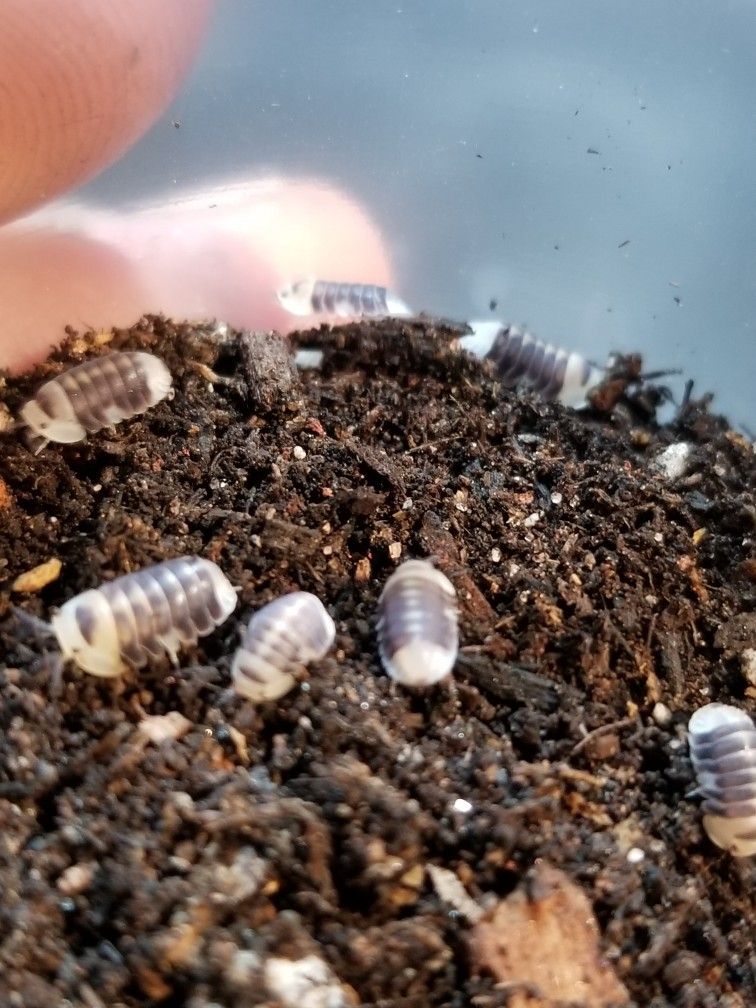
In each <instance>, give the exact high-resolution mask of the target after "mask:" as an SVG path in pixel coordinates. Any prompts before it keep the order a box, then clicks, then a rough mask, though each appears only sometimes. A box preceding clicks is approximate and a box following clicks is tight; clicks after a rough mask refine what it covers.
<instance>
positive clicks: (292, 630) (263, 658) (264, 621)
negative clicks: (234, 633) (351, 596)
mask: <svg viewBox="0 0 756 1008" xmlns="http://www.w3.org/2000/svg"><path fill="white" fill-rule="evenodd" d="M335 636H336V627H335V626H334V623H333V620H332V619H331V617H330V616H329V615H328V613H327V612H326V610H325V607H324V605H323V603H322V602H321V601H320V599H319V598H317V597H316V596H315V595H311V594H310V593H309V592H303V591H298V592H291V593H290V594H289V595H282V596H281V597H280V598H277V599H275V600H274V601H273V602H270V603H268V605H266V606H263V608H262V609H260V610H259V611H258V612H256V613H255V614H254V616H253V617H252V619H251V620H250V621H249V624H248V626H247V629H246V630H245V632H244V637H243V639H242V643H241V646H240V647H239V649H238V650H237V652H236V654H235V655H234V660H233V662H232V664H231V678H232V681H233V684H234V689H235V690H236V692H237V693H240V694H241V695H242V696H243V697H246V698H247V699H248V700H253V701H255V702H256V703H261V702H263V701H265V700H278V698H279V697H282V696H283V695H284V694H285V693H288V692H289V690H290V689H292V688H293V686H294V685H295V683H296V681H297V673H298V672H299V671H300V670H301V667H302V666H303V665H306V664H307V663H308V662H311V661H318V660H319V659H320V658H322V657H323V656H324V655H325V654H326V653H327V652H328V651H329V649H330V647H331V645H332V644H333V641H334V637H335Z"/></svg>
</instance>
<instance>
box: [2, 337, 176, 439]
mask: <svg viewBox="0 0 756 1008" xmlns="http://www.w3.org/2000/svg"><path fill="white" fill-rule="evenodd" d="M171 384H172V379H171V373H170V371H169V370H168V368H167V367H166V366H165V364H164V363H163V362H162V361H161V360H160V358H159V357H155V356H153V354H148V353H142V352H139V351H131V350H129V351H124V352H121V351H117V352H114V353H110V354H106V355H104V356H103V357H95V358H93V359H92V360H88V361H85V362H84V363H83V364H78V365H77V366H76V367H72V368H69V370H68V371H64V372H63V373H62V374H59V375H58V376H57V377H56V378H52V379H51V380H50V381H48V382H45V384H44V385H42V387H41V388H39V389H38V390H37V393H36V395H35V396H34V398H33V399H30V400H29V401H28V402H27V403H25V404H24V406H22V408H21V411H20V414H19V416H20V421H21V423H22V424H23V425H24V426H25V427H26V428H27V441H28V443H29V447H30V448H31V449H32V450H33V451H34V452H35V454H38V453H39V452H40V451H42V449H43V448H44V447H45V445H46V444H47V443H48V442H49V441H59V442H61V443H65V444H70V443H72V442H74V441H83V440H84V439H85V438H86V436H87V434H94V433H96V432H97V431H99V430H102V428H103V427H110V426H111V425H112V424H117V423H120V422H121V420H128V419H129V418H130V417H133V416H136V415H137V414H138V413H144V412H145V411H146V410H148V409H150V408H151V407H152V406H155V405H156V404H157V403H159V402H160V401H161V399H164V398H165V397H166V396H167V395H168V392H169V390H170V388H171Z"/></svg>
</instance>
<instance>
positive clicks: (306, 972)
mask: <svg viewBox="0 0 756 1008" xmlns="http://www.w3.org/2000/svg"><path fill="white" fill-rule="evenodd" d="M264 977H265V986H266V987H267V988H268V992H269V993H270V994H271V995H272V996H273V997H275V998H277V999H278V1000H279V1001H280V1002H281V1004H282V1005H283V1008H347V1006H348V1005H349V1004H350V1002H349V1001H348V1000H347V998H346V994H345V993H344V991H343V989H342V987H341V985H340V984H339V981H338V979H337V978H336V977H335V976H334V974H333V973H332V972H331V970H330V969H329V967H328V964H327V963H325V962H323V960H322V959H320V958H318V956H316V955H309V956H305V958H304V959H278V958H276V957H271V958H270V959H268V960H267V961H266V963H265V970H264Z"/></svg>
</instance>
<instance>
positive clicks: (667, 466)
mask: <svg viewBox="0 0 756 1008" xmlns="http://www.w3.org/2000/svg"><path fill="white" fill-rule="evenodd" d="M692 451H693V445H691V444H689V443H688V442H687V441H676V442H675V443H674V444H671V445H667V447H666V448H665V449H664V451H662V452H659V454H658V455H657V456H656V458H655V459H654V462H653V465H654V467H655V468H656V469H658V470H659V472H660V473H661V474H662V475H663V476H666V478H667V479H668V480H671V481H674V480H678V479H680V477H681V476H684V475H685V474H686V473H687V471H688V469H689V468H690V456H691V453H692Z"/></svg>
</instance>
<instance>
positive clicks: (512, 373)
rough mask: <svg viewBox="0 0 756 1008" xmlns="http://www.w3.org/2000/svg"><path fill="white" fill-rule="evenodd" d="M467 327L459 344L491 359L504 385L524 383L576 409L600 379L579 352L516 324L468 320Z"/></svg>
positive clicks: (593, 366) (592, 366) (471, 351)
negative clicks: (505, 324)
mask: <svg viewBox="0 0 756 1008" xmlns="http://www.w3.org/2000/svg"><path fill="white" fill-rule="evenodd" d="M470 328H471V329H472V330H473V332H472V335H471V336H462V337H461V338H460V340H459V345H460V347H461V348H462V349H463V350H467V351H468V352H469V353H472V354H474V355H475V356H476V357H482V358H484V359H485V360H491V361H493V362H494V364H495V366H496V370H497V372H498V374H499V377H500V378H501V379H502V381H503V382H504V384H505V385H509V386H516V385H524V386H527V387H530V388H532V389H534V390H535V391H536V392H538V393H539V394H540V395H541V396H543V398H544V399H556V400H557V401H558V402H560V403H562V404H563V405H565V406H572V407H574V408H579V407H581V406H586V405H587V401H586V395H587V393H588V392H589V391H590V390H591V389H592V388H593V387H594V386H595V385H597V384H598V383H599V382H600V381H601V378H602V375H603V372H602V371H601V369H600V368H597V367H596V366H595V365H593V364H590V363H589V362H588V361H587V360H585V358H584V357H581V355H580V354H578V353H570V352H569V351H568V350H561V349H559V348H558V347H555V346H552V344H551V343H544V342H543V341H542V340H539V339H536V337H535V336H532V335H531V334H530V333H528V332H525V331H524V330H522V329H520V328H518V327H517V326H514V325H507V326H502V325H501V324H500V323H499V322H489V321H485V322H471V323H470Z"/></svg>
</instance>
